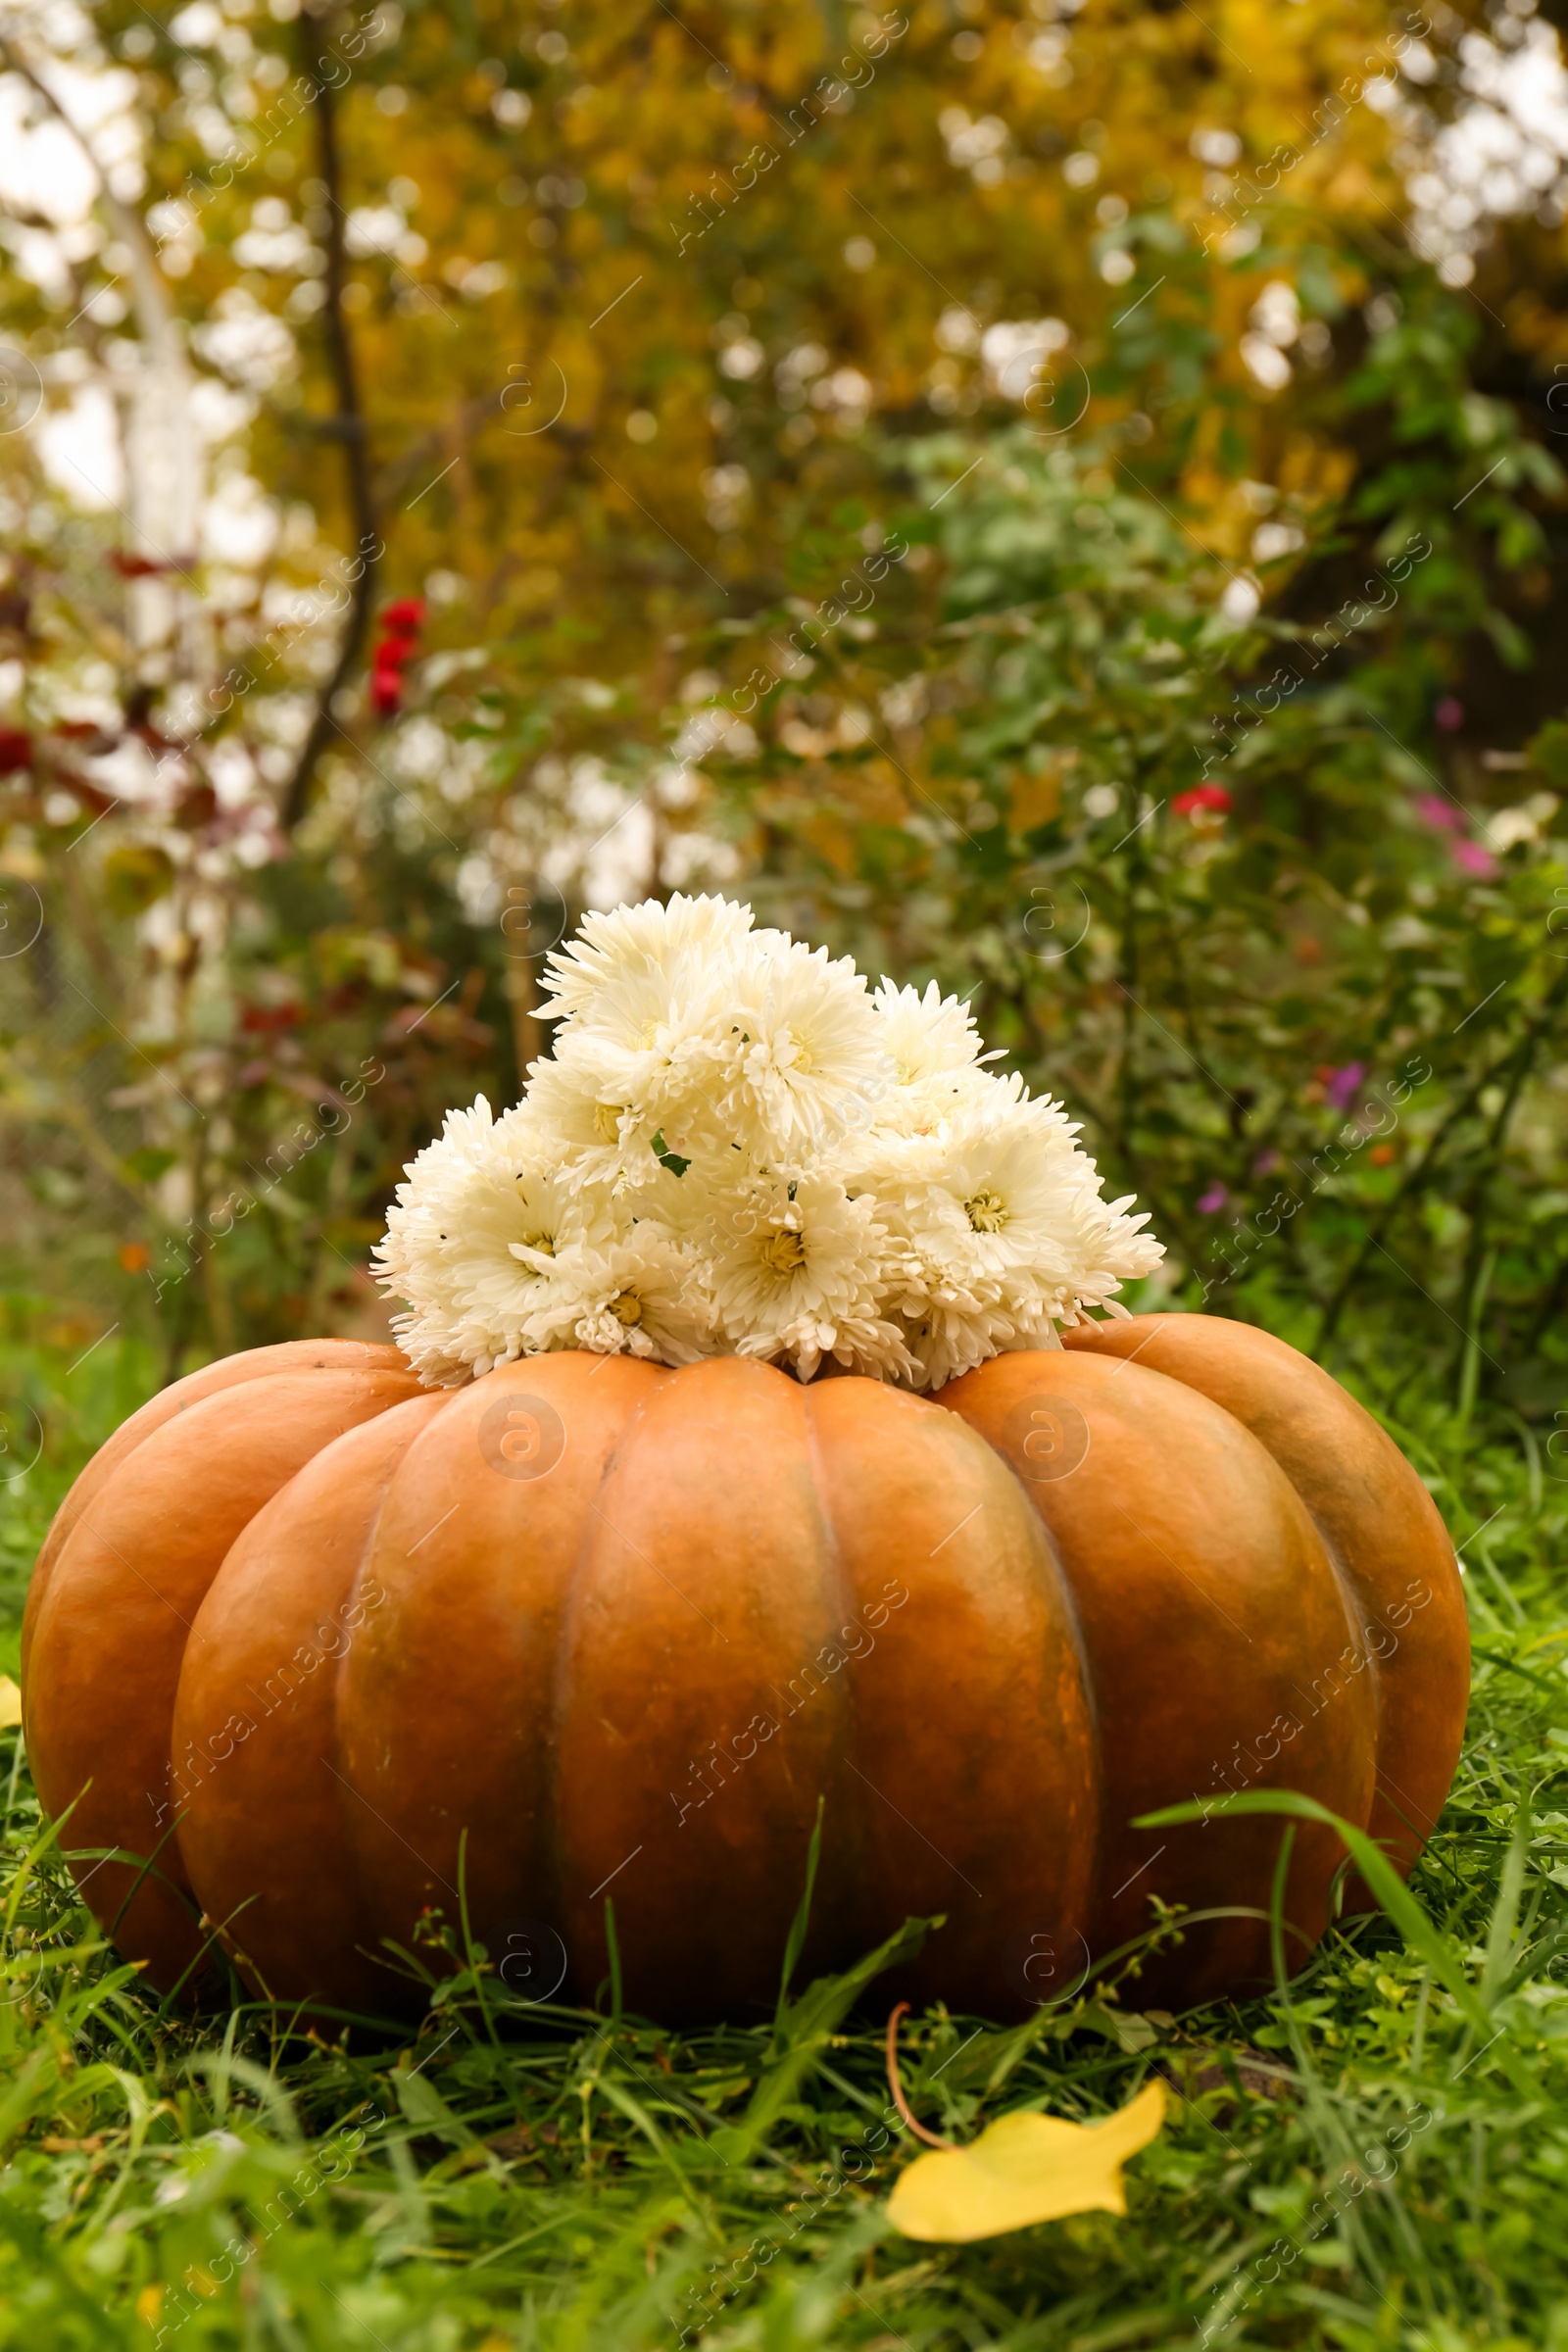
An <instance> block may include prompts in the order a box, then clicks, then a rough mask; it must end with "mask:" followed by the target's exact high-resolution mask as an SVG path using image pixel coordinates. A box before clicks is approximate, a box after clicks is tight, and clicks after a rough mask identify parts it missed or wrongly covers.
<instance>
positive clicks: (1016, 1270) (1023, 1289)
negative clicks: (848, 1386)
mask: <svg viewBox="0 0 1568 2352" xmlns="http://www.w3.org/2000/svg"><path fill="white" fill-rule="evenodd" d="M548 985H549V988H550V990H551V993H552V994H553V995H554V997H555V1000H556V1011H557V1013H558V1015H559V1016H560V1027H559V1029H558V1030H557V1033H556V1051H555V1054H554V1057H553V1058H552V1059H549V1060H543V1061H538V1062H536V1063H535V1064H534V1065H533V1068H532V1069H531V1070H530V1072H529V1087H528V1094H527V1099H526V1101H525V1102H524V1103H521V1104H520V1105H519V1106H518V1107H517V1108H516V1109H515V1110H509V1111H506V1112H504V1113H503V1114H502V1116H501V1117H500V1118H492V1116H491V1113H490V1109H489V1105H488V1104H487V1103H485V1102H484V1100H483V1098H482V1097H481V1099H480V1100H479V1101H478V1102H477V1103H475V1104H474V1105H473V1108H472V1109H471V1110H467V1111H454V1112H453V1113H452V1114H451V1115H450V1116H449V1118H448V1120H447V1123H446V1126H445V1128H444V1130H443V1132H442V1135H441V1137H440V1139H439V1140H438V1141H437V1142H436V1143H434V1144H432V1145H431V1146H430V1147H429V1149H428V1150H427V1151H425V1152H421V1153H420V1154H419V1156H418V1158H417V1160H415V1161H414V1162H413V1163H412V1165H411V1166H410V1167H409V1168H408V1170H407V1171H406V1177H407V1181H406V1182H405V1183H404V1184H403V1185H402V1186H401V1187H400V1188H399V1192H398V1198H397V1202H396V1205H395V1206H394V1207H393V1209H392V1211H391V1213H390V1215H389V1217H388V1220H387V1234H386V1239H385V1240H384V1242H383V1243H382V1244H381V1245H380V1248H379V1250H378V1258H379V1265H378V1273H379V1278H380V1280H381V1282H382V1284H383V1286H384V1287H385V1288H386V1289H388V1290H389V1291H392V1292H394V1293H396V1294H397V1295H399V1296H400V1297H401V1298H402V1299H404V1300H405V1301H406V1302H407V1312H405V1313H404V1314H402V1315H400V1316H398V1317H396V1318H395V1325H394V1327H395V1329H396V1330H397V1332H398V1335H399V1337H400V1339H401V1340H402V1342H403V1345H404V1347H405V1348H406V1349H407V1351H408V1353H409V1356H410V1358H411V1360H412V1361H413V1362H414V1364H415V1365H416V1367H417V1370H418V1372H419V1375H420V1377H421V1378H422V1379H423V1380H425V1381H427V1382H431V1383H445V1382H452V1381H457V1380H461V1379H462V1378H464V1377H465V1375H467V1374H483V1373H485V1372H487V1371H489V1370H490V1369H491V1367H492V1366H493V1365H495V1364H498V1363H505V1362H507V1361H509V1360H510V1359H512V1358H513V1357H515V1356H518V1355H527V1354H533V1353H538V1352H541V1351H543V1350H546V1349H551V1348H590V1349H593V1350H596V1351H598V1352H601V1353H610V1352H615V1353H618V1352H624V1351H629V1352H631V1353H634V1354H637V1355H641V1356H645V1357H649V1358H651V1359H653V1360H655V1361H657V1362H661V1363H666V1364H680V1363H689V1362H691V1361H692V1360H693V1359H694V1358H695V1357H697V1356H700V1355H710V1354H716V1353H729V1354H742V1355H755V1356H759V1357H761V1358H763V1359H765V1360H768V1361H772V1362H778V1363H783V1364H785V1365H788V1366H789V1367H791V1368H792V1369H793V1370H794V1371H795V1372H796V1373H797V1374H798V1375H799V1377H800V1378H802V1379H803V1380H809V1379H810V1378H811V1377H812V1376H813V1374H815V1373H816V1372H817V1371H818V1370H819V1369H820V1367H821V1365H822V1364H823V1362H824V1361H825V1360H827V1359H831V1360H832V1361H833V1362H835V1363H836V1364H838V1365H840V1366H842V1367H843V1368H844V1369H846V1370H849V1371H855V1372H861V1373H869V1374H871V1375H873V1376H874V1377H875V1378H877V1379H882V1380H897V1381H900V1382H902V1383H904V1384H905V1385H907V1386H909V1387H914V1388H939V1387H941V1386H942V1384H943V1383H944V1382H945V1381H948V1380H951V1379H953V1378H955V1377H956V1375H957V1374H959V1373H961V1372H966V1371H969V1370H971V1369H972V1368H973V1367H974V1366H975V1365H976V1364H979V1363H983V1362H984V1361H985V1360H986V1358H987V1357H988V1356H992V1355H995V1354H997V1353H998V1352H999V1351H1001V1350H1003V1349H1007V1348H1050V1347H1056V1346H1059V1345H1060V1342H1059V1339H1058V1336H1057V1333H1058V1326H1060V1325H1061V1324H1064V1323H1072V1322H1075V1321H1076V1320H1077V1319H1078V1317H1079V1315H1080V1314H1081V1313H1083V1311H1084V1310H1085V1309H1086V1308H1088V1307H1091V1306H1109V1307H1111V1308H1112V1309H1113V1311H1121V1310H1117V1309H1115V1303H1114V1302H1115V1294H1116V1293H1117V1291H1118V1290H1119V1288H1120V1286H1121V1284H1122V1283H1124V1282H1126V1281H1128V1280H1130V1279H1132V1278H1134V1277H1136V1276H1138V1275H1141V1274H1146V1273H1148V1272H1150V1271H1151V1270H1152V1267H1153V1266H1154V1265H1155V1264H1156V1263H1157V1261H1158V1259H1159V1256H1160V1254H1161V1252H1160V1250H1159V1247H1158V1245H1157V1243H1155V1242H1154V1241H1153V1240H1152V1238H1151V1237H1150V1236H1149V1235H1148V1234H1146V1233H1144V1232H1143V1231H1142V1230H1141V1228H1142V1227H1143V1226H1144V1224H1145V1223H1146V1222H1147V1219H1146V1218H1145V1217H1143V1216H1141V1215H1140V1216H1130V1215H1129V1214H1128V1213H1127V1212H1128V1210H1129V1209H1130V1208H1131V1206H1132V1202H1131V1201H1130V1199H1129V1200H1125V1201H1113V1202H1110V1203H1106V1202H1105V1201H1103V1200H1102V1199H1101V1197H1100V1196H1101V1180H1100V1176H1099V1174H1098V1172H1097V1170H1096V1168H1095V1165H1094V1162H1093V1161H1092V1160H1091V1159H1090V1158H1088V1156H1087V1155H1086V1154H1085V1153H1084V1152H1082V1151H1080V1149H1079V1148H1078V1145H1077V1144H1076V1142H1075V1141H1074V1137H1075V1135H1076V1133H1077V1130H1076V1129H1075V1128H1074V1127H1073V1126H1072V1125H1071V1123H1070V1122H1069V1121H1068V1119H1067V1117H1066V1115H1065V1113H1064V1112H1063V1111H1062V1109H1061V1107H1060V1105H1059V1104H1057V1103H1051V1102H1049V1101H1036V1100H1032V1099H1031V1098H1030V1096H1029V1095H1028V1093H1027V1091H1026V1090H1025V1089H1024V1087H1023V1084H1022V1082H1021V1080H1020V1079H1018V1078H1016V1077H1013V1078H1007V1079H997V1078H993V1077H991V1076H989V1075H988V1074H987V1072H986V1070H985V1069H984V1067H983V1066H982V1065H983V1062H984V1061H985V1060H989V1059H994V1058H995V1056H993V1055H982V1054H981V1052H980V1039H979V1036H978V1034H977V1033H976V1030H975V1026H974V1022H973V1020H972V1019H971V1017H970V1015H969V1012H968V1010H967V1008H966V1007H965V1006H964V1005H963V1004H962V1003H961V1002H960V1001H959V1000H958V999H957V998H956V997H946V998H945V997H943V996H942V995H941V994H940V992H939V990H938V989H937V987H936V985H935V983H934V982H933V983H931V984H930V985H929V986H928V987H927V988H926V990H925V991H924V993H923V994H920V993H917V992H916V991H915V990H913V989H908V988H906V989H899V988H895V987H894V985H893V984H892V982H891V981H884V982H883V983H882V985H881V987H880V988H879V989H878V991H877V993H876V996H875V997H874V999H873V998H872V997H871V996H869V995H868V993H867V990H866V985H865V982H864V980H863V979H862V978H861V976H860V975H859V973H858V971H856V969H855V967H854V965H853V963H851V962H850V961H849V960H848V959H843V960H840V961H837V962H835V961H833V960H832V959H831V958H830V957H829V956H828V955H827V953H826V951H825V950H824V949H817V950H816V951H814V952H813V951H811V950H809V949H808V948H806V947H804V946H801V945H798V944H797V943H795V942H794V941H792V940H791V939H790V938H789V937H788V936H787V935H786V934H785V933H783V932H781V931H772V930H762V931H758V930H755V929H754V928H753V918H752V913H751V909H750V908H749V907H735V906H732V905H730V904H729V903H728V902H727V901H725V900H721V899H682V898H676V899H672V900H671V901H670V903H669V905H668V906H667V907H662V906H660V905H659V904H658V903H657V902H653V901H650V902H649V903H648V904H646V905H645V906H642V907H620V908H618V909H617V910H616V911H615V912H614V913H613V914H608V915H590V916H589V917H587V918H586V920H585V922H584V925H583V935H582V937H581V939H580V940H579V941H578V942H577V943H575V944H574V945H573V946H572V947H571V948H569V949H567V950H565V951H564V953H563V954H562V955H560V956H557V957H555V958H554V959H553V963H552V970H551V976H550V980H549V983H548Z"/></svg>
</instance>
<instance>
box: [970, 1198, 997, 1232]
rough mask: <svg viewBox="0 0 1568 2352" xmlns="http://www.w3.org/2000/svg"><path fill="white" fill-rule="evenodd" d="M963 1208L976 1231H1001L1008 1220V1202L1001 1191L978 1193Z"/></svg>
mask: <svg viewBox="0 0 1568 2352" xmlns="http://www.w3.org/2000/svg"><path fill="white" fill-rule="evenodd" d="M963 1210H964V1214H965V1216H966V1217H967V1218H968V1220H969V1223H970V1225H971V1226H972V1228H973V1229H974V1231H975V1232H976V1233H1000V1232H1001V1231H1002V1228H1003V1227H1004V1225H1005V1223H1006V1222H1007V1203H1006V1202H1005V1201H1004V1199H1003V1198H1002V1195H1001V1194H1000V1193H991V1192H979V1193H976V1194H975V1196H974V1198H973V1200H972V1201H965V1202H964V1204H963Z"/></svg>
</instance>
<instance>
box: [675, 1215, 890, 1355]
mask: <svg viewBox="0 0 1568 2352" xmlns="http://www.w3.org/2000/svg"><path fill="white" fill-rule="evenodd" d="M885 1239H886V1236H885V1233H884V1230H883V1228H882V1227H881V1226H879V1225H878V1223H877V1221H876V1217H875V1215H874V1212H873V1209H872V1204H871V1202H870V1201H869V1200H868V1199H865V1198H862V1199H860V1200H851V1198H850V1196H849V1194H848V1193H847V1192H846V1191H845V1189H844V1186H843V1185H842V1184H841V1183H840V1182H839V1181H838V1179H837V1177H836V1176H834V1175H832V1174H831V1173H829V1172H827V1171H825V1170H817V1171H814V1172H812V1173H810V1174H807V1175H802V1176H801V1177H799V1178H797V1179H796V1180H795V1181H793V1182H791V1181H788V1180H786V1179H785V1178H783V1177H774V1178H772V1179H768V1178H765V1177H759V1178H757V1179H755V1180H753V1181H752V1182H750V1183H748V1184H744V1185H737V1186H736V1187H735V1188H734V1190H733V1191H732V1192H731V1193H730V1194H728V1195H727V1196H725V1197H724V1198H723V1199H721V1200H720V1201H717V1202H715V1206H714V1212H713V1214H712V1217H711V1222H710V1226H709V1231H708V1247H709V1250H710V1252H711V1267H712V1286H713V1306H714V1310H715V1313H716V1315H717V1318H718V1324H719V1328H720V1330H721V1332H722V1334H723V1337H724V1340H725V1342H726V1344H727V1351H728V1352H729V1353H730V1354H733V1355H757V1356H761V1357H763V1358H764V1359H766V1360H768V1361H776V1360H778V1359H779V1358H783V1359H784V1360H785V1361H786V1362H788V1363H790V1364H792V1365H793V1366H794V1368H795V1370H796V1371H797V1372H798V1373H799V1374H800V1376H801V1378H802V1379H803V1380H809V1379H810V1377H811V1375H812V1373H813V1372H814V1371H815V1370H816V1368H817V1366H818V1364H819V1363H820V1362H821V1361H822V1359H823V1357H824V1356H831V1357H832V1358H833V1359H834V1361H835V1362H837V1363H840V1364H843V1365H845V1366H846V1367H847V1368H848V1369H849V1370H851V1371H855V1372H869V1373H871V1374H872V1375H873V1376H874V1377H876V1378H877V1379H886V1378H888V1377H889V1376H890V1375H902V1376H904V1377H912V1375H913V1372H914V1365H913V1361H912V1359H911V1358H910V1356H909V1355H908V1352H907V1349H906V1348H905V1346H904V1343H903V1341H902V1340H901V1338H900V1336H899V1332H898V1328H897V1326H896V1325H895V1324H893V1323H892V1322H891V1321H889V1319H888V1318H887V1317H886V1315H885V1314H883V1313H882V1312H881V1311H880V1305H881V1299H882V1295H883V1292H884V1289H885V1287H886V1286H885V1281H884V1272H885V1269H884V1262H883V1244H884V1242H885Z"/></svg>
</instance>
